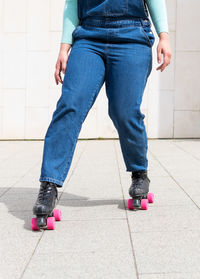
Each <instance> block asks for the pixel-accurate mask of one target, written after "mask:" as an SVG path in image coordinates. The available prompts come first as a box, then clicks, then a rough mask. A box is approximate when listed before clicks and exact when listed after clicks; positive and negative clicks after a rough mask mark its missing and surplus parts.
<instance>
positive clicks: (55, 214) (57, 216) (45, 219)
mask: <svg viewBox="0 0 200 279" xmlns="http://www.w3.org/2000/svg"><path fill="white" fill-rule="evenodd" d="M61 216H62V213H61V210H60V209H54V210H53V211H52V213H51V214H50V215H39V216H36V218H32V220H31V228H32V230H33V231H39V230H40V229H47V230H55V225H56V221H61Z"/></svg>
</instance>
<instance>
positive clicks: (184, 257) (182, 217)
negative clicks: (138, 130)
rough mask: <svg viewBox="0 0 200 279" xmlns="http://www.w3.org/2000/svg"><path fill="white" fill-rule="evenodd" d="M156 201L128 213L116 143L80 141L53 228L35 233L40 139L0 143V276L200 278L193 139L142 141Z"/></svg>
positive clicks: (198, 184) (197, 163) (199, 172)
mask: <svg viewBox="0 0 200 279" xmlns="http://www.w3.org/2000/svg"><path fill="white" fill-rule="evenodd" d="M148 146H149V149H148V158H149V172H148V173H149V178H150V180H151V184H150V186H151V191H152V192H154V193H155V204H151V205H150V207H149V210H148V211H142V210H138V211H129V210H127V199H128V197H129V196H128V188H129V186H130V183H131V177H130V172H126V171H125V164H124V161H123V158H122V153H121V149H120V144H119V141H118V140H99V141H98V140H88V141H87V140H83V141H81V140H79V141H78V143H77V146H76V149H75V153H74V157H73V161H72V165H71V168H70V171H69V173H68V176H67V179H66V181H65V183H64V186H63V188H62V189H60V190H59V204H58V206H57V207H58V208H60V209H61V210H62V214H63V220H62V221H61V222H57V223H56V230H55V231H41V232H33V231H31V228H30V223H31V218H32V217H33V216H32V206H33V203H34V202H35V199H36V196H37V193H38V188H39V181H38V178H39V175H40V167H41V159H42V151H43V150H42V149H43V142H42V141H1V142H0V158H1V160H0V209H1V214H0V219H1V222H0V254H1V261H0V278H1V279H21V278H22V279H32V278H37V279H40V278H45V279H46V278H48V279H51V278H59V279H62V278H66V279H71V278H73V279H78V278H80V279H85V278H87V279H118V278H120V279H125V278H132V279H134V278H137V279H199V278H200V210H199V208H200V140H197V139H196V140H195V139H186V140H184V139H179V140H149V141H148Z"/></svg>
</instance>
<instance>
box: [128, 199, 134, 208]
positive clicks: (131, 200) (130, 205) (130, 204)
mask: <svg viewBox="0 0 200 279" xmlns="http://www.w3.org/2000/svg"><path fill="white" fill-rule="evenodd" d="M128 209H130V210H133V209H134V207H133V199H129V200H128Z"/></svg>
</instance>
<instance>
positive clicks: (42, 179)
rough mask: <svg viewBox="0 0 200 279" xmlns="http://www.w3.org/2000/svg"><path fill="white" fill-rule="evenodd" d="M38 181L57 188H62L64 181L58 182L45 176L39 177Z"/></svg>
mask: <svg viewBox="0 0 200 279" xmlns="http://www.w3.org/2000/svg"><path fill="white" fill-rule="evenodd" d="M39 181H40V182H42V181H48V182H53V183H56V184H57V187H62V186H63V183H64V181H62V180H58V179H55V178H51V177H46V176H41V177H40V179H39Z"/></svg>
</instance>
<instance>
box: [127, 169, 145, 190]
mask: <svg viewBox="0 0 200 279" xmlns="http://www.w3.org/2000/svg"><path fill="white" fill-rule="evenodd" d="M146 177H147V174H146V172H144V171H137V172H134V173H133V172H132V175H131V178H132V181H133V184H132V187H133V188H134V187H137V186H139V185H142V183H143V181H144V179H145V178H146Z"/></svg>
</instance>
